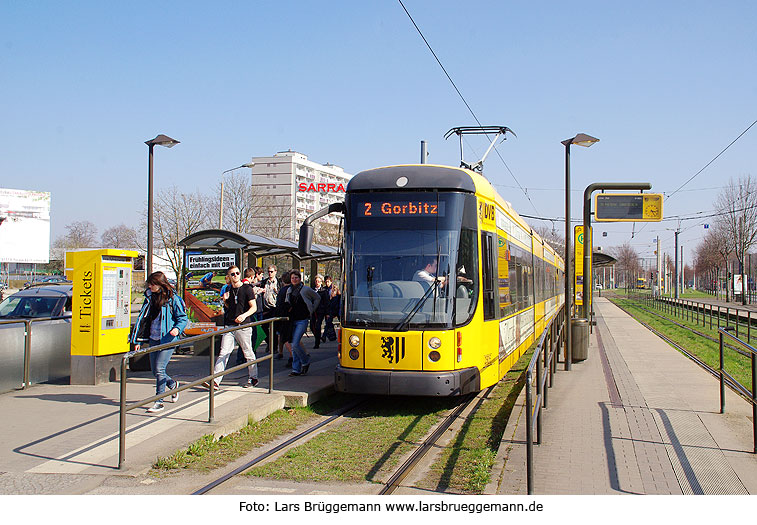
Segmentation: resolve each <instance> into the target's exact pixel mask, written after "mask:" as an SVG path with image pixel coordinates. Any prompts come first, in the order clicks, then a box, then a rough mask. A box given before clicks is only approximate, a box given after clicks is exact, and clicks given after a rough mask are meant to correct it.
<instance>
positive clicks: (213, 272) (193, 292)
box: [184, 250, 238, 334]
mask: <svg viewBox="0 0 757 525" xmlns="http://www.w3.org/2000/svg"><path fill="white" fill-rule="evenodd" d="M184 257H185V258H186V260H185V265H186V266H185V267H186V270H187V274H186V283H187V285H186V289H185V292H184V302H185V303H186V305H187V315H188V316H189V321H190V323H191V324H190V326H189V328H188V330H186V332H187V333H188V334H193V333H194V331H198V333H202V332H203V331H207V329H213V328H212V327H213V326H215V325H217V324H223V300H222V299H221V288H223V286H224V285H225V284H226V271H227V269H228V268H229V267H230V266H233V265H238V261H237V254H236V253H235V252H233V251H228V252H207V251H198V250H193V251H187V252H186V253H185V254H184Z"/></svg>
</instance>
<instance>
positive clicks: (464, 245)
mask: <svg viewBox="0 0 757 525" xmlns="http://www.w3.org/2000/svg"><path fill="white" fill-rule="evenodd" d="M475 220H476V218H475V215H474V216H473V225H474V226H475ZM477 237H478V232H476V230H475V229H471V228H465V227H463V229H462V230H461V232H460V245H459V247H458V250H457V264H456V265H455V269H456V288H455V325H456V326H461V325H463V324H465V323H467V322H468V321H469V320H470V319H471V317H473V313H474V312H475V310H476V303H477V302H478V264H477V263H476V259H477V257H478V243H477V242H476V239H477Z"/></svg>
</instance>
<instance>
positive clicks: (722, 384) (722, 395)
mask: <svg viewBox="0 0 757 525" xmlns="http://www.w3.org/2000/svg"><path fill="white" fill-rule="evenodd" d="M720 413H721V414H725V380H724V378H723V332H720Z"/></svg>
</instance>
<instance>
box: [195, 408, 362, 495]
mask: <svg viewBox="0 0 757 525" xmlns="http://www.w3.org/2000/svg"><path fill="white" fill-rule="evenodd" d="M365 403H366V400H365V399H364V398H360V399H358V400H356V401H353V402H352V403H349V404H347V405H345V406H343V407H342V408H340V409H339V410H337V411H336V412H335V413H334V414H332V415H331V416H329V417H328V418H326V419H324V420H323V421H320V422H318V423H316V424H315V425H312V426H310V427H308V428H307V429H305V430H303V431H302V432H300V433H298V434H297V435H296V436H293V437H291V438H289V439H287V440H286V441H284V442H283V443H280V444H279V445H277V446H275V447H273V448H272V449H270V450H268V451H266V452H264V453H262V454H260V455H258V456H256V457H254V458H253V459H252V460H250V461H248V462H246V463H245V464H243V465H241V466H239V467H237V468H235V469H234V470H232V471H230V472H227V473H226V474H224V475H222V476H221V477H219V478H217V479H215V480H214V481H212V482H210V483H208V484H207V485H205V486H204V487H202V488H200V489H198V490H196V491H195V492H193V493H192V495H193V496H201V495H203V494H207V493H208V492H210V491H211V490H213V489H215V488H216V487H218V486H219V485H222V484H223V483H225V482H227V481H229V480H230V479H232V478H233V477H234V476H237V475H239V474H242V473H243V472H245V471H246V470H249V469H251V468H252V467H254V466H255V465H257V464H258V463H260V462H262V461H265V460H266V459H268V458H271V457H273V456H275V455H277V454H280V453H283V452H285V451H287V450H289V449H292V448H294V447H296V446H297V445H299V444H301V443H302V442H303V441H304V440H305V438H307V437H308V436H310V435H311V434H313V433H314V432H316V431H318V430H320V429H322V428H323V427H325V426H327V425H330V424H332V423H334V422H335V421H337V420H339V419H341V418H342V417H344V416H345V415H346V414H348V413H350V412H352V411H353V410H357V409H358V408H360V407H361V406H362V405H364V404H365Z"/></svg>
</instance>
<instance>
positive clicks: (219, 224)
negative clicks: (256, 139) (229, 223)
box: [218, 162, 255, 230]
mask: <svg viewBox="0 0 757 525" xmlns="http://www.w3.org/2000/svg"><path fill="white" fill-rule="evenodd" d="M254 165H255V163H254V162H248V163H247V164H242V165H241V166H237V167H236V168H231V169H230V170H226V171H224V172H223V173H221V206H220V207H219V212H218V229H219V230H223V176H224V175H226V174H227V173H228V172H230V171H234V170H238V169H239V168H252V167H253V166H254Z"/></svg>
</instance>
